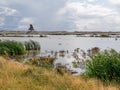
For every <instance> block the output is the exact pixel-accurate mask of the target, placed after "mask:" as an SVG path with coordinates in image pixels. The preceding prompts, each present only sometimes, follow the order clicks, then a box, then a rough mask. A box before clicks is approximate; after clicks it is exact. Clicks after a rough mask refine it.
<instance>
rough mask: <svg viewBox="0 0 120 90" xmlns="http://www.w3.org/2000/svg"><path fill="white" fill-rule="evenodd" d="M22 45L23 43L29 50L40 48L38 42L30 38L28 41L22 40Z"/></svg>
mask: <svg viewBox="0 0 120 90" xmlns="http://www.w3.org/2000/svg"><path fill="white" fill-rule="evenodd" d="M24 45H25V49H26V50H27V51H29V50H40V45H39V43H38V42H35V41H33V40H30V41H26V42H24Z"/></svg>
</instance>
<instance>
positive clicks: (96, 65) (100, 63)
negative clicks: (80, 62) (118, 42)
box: [86, 50, 120, 82]
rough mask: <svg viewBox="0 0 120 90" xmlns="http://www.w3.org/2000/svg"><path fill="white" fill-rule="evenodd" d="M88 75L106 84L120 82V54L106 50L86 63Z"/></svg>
mask: <svg viewBox="0 0 120 90" xmlns="http://www.w3.org/2000/svg"><path fill="white" fill-rule="evenodd" d="M86 74H87V75H88V76H91V77H97V78H98V79H101V80H102V81H104V82H111V81H115V82H120V53H118V52H116V51H115V50H109V51H107V50H105V51H104V52H101V53H98V54H96V55H94V56H93V58H92V60H88V61H87V62H86Z"/></svg>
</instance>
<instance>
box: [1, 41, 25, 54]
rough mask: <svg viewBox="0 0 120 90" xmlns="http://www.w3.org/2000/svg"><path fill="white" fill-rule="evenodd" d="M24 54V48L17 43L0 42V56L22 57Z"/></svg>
mask: <svg viewBox="0 0 120 90" xmlns="http://www.w3.org/2000/svg"><path fill="white" fill-rule="evenodd" d="M24 53H25V49H24V46H23V44H22V43H21V42H17V41H10V40H5V41H0V54H9V55H22V54H24Z"/></svg>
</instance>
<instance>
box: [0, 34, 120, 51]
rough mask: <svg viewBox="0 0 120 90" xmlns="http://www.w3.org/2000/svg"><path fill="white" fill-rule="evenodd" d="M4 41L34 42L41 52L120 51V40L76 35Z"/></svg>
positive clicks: (10, 38) (3, 38)
mask: <svg viewBox="0 0 120 90" xmlns="http://www.w3.org/2000/svg"><path fill="white" fill-rule="evenodd" d="M0 39H2V40H6V39H7V40H16V41H28V40H34V41H37V42H39V43H40V45H41V52H45V51H46V50H48V51H51V50H53V51H59V50H69V51H73V50H74V49H75V48H80V49H83V50H84V51H87V50H88V49H90V48H92V47H99V48H100V49H101V50H104V49H111V48H112V49H115V50H117V51H120V38H119V39H118V40H115V38H99V37H76V36H75V35H50V36H48V37H0Z"/></svg>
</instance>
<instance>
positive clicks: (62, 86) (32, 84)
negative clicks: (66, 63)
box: [0, 57, 120, 90]
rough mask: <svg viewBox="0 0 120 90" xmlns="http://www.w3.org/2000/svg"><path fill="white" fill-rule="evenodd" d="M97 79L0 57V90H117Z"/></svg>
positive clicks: (117, 89) (117, 88) (116, 86)
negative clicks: (58, 71) (58, 72)
mask: <svg viewBox="0 0 120 90" xmlns="http://www.w3.org/2000/svg"><path fill="white" fill-rule="evenodd" d="M119 89H120V86H118V85H109V86H105V85H103V84H102V82H100V81H99V80H97V79H90V78H88V79H87V78H85V77H82V76H71V75H69V74H67V73H66V74H64V75H59V74H57V73H56V72H54V71H52V70H51V71H50V70H49V71H48V70H47V69H44V68H40V67H35V66H29V65H23V64H21V63H18V62H15V61H12V60H6V59H5V58H3V57H0V90H119Z"/></svg>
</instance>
